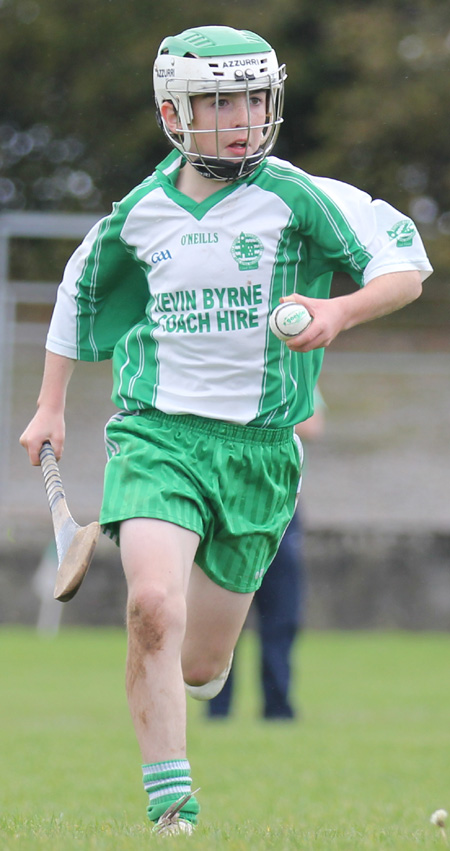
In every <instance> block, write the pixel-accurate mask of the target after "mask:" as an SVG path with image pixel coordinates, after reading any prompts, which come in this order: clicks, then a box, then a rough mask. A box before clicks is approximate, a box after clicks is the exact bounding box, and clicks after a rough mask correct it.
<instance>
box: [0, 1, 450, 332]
mask: <svg viewBox="0 0 450 851" xmlns="http://www.w3.org/2000/svg"><path fill="white" fill-rule="evenodd" d="M202 23H209V24H227V25H231V26H235V27H239V28H243V29H253V30H256V31H257V32H258V33H260V34H261V35H263V36H265V37H266V38H267V39H268V40H269V41H270V42H271V43H272V44H273V45H274V47H275V48H276V50H277V54H278V58H279V59H280V61H283V62H286V64H287V68H288V75H289V77H288V81H287V87H286V108H285V124H284V127H283V128H282V132H281V136H280V139H279V142H278V143H277V148H276V151H275V153H276V154H277V155H278V156H280V157H286V158H287V159H290V160H291V161H293V162H294V163H296V164H297V165H299V166H301V167H302V168H305V169H306V170H307V171H311V172H313V173H316V174H326V175H328V176H330V177H335V178H337V179H341V180H345V181H348V182H350V183H354V184H356V185H358V186H360V187H361V188H362V189H365V190H366V191H367V192H369V193H370V194H371V195H373V196H375V197H383V198H386V200H389V201H390V202H391V203H393V204H394V205H395V206H398V207H399V209H401V210H402V211H404V212H405V213H409V214H410V215H412V216H413V218H414V219H415V220H416V222H417V224H418V225H419V227H420V229H421V232H422V234H423V236H424V238H425V241H426V243H427V248H428V251H429V253H430V257H431V260H432V262H433V264H434V266H435V268H436V273H437V274H436V275H435V276H434V277H433V279H432V281H433V283H432V285H431V288H430V289H429V294H428V305H429V309H431V310H432V312H433V311H434V312H436V314H439V315H440V316H442V315H443V312H442V299H443V298H444V299H446V304H447V310H448V307H450V296H449V287H448V283H447V269H448V266H449V260H450V240H449V236H450V133H449V122H450V118H449V116H450V87H449V85H448V76H449V70H450V4H449V3H448V0H442V2H441V0H397V2H395V3H392V1H391V0H389V2H388V0H359V2H356V0H354V2H337V0H321V2H320V3H316V2H313V0H303V2H302V0H278V2H277V3H273V2H272V0H259V2H257V3H256V2H255V0H227V2H217V1H216V2H215V3H214V4H211V3H208V4H206V2H205V0H190V3H189V4H180V2H179V1H178V2H174V0H166V2H164V3H160V4H158V3H150V2H149V0H127V2H126V3H124V2H119V0H97V2H92V0H64V2H60V0H0V53H1V57H2V58H1V71H2V73H1V75H0V93H1V102H2V104H3V107H2V115H1V118H0V210H2V209H3V210H71V211H81V210H91V211H102V212H103V211H107V210H108V209H109V208H110V205H111V203H112V201H114V200H117V199H119V198H120V197H121V196H122V195H124V194H125V193H126V192H127V191H128V190H129V189H130V188H131V187H132V186H133V185H134V184H135V183H137V182H139V181H140V180H141V179H142V178H143V177H145V176H146V175H147V174H148V173H150V172H151V171H152V170H153V168H154V166H155V165H156V163H157V162H158V161H159V160H160V159H161V158H162V157H163V156H164V155H165V154H166V152H167V151H168V146H167V143H166V142H165V139H164V138H163V136H162V134H161V131H160V130H159V128H158V127H157V125H156V122H155V121H154V117H153V112H154V109H153V94H152V64H153V59H154V56H155V53H156V50H157V48H158V45H159V43H160V41H161V40H162V38H163V37H164V36H165V35H167V34H171V33H174V32H179V31H181V30H182V29H184V28H186V27H188V26H193V25H196V24H202ZM441 281H442V282H444V283H441ZM420 303H421V304H422V306H423V304H424V303H423V301H422V300H421V302H420ZM436 307H438V309H436ZM422 311H423V307H422ZM425 313H427V309H425ZM444 313H445V311H444Z"/></svg>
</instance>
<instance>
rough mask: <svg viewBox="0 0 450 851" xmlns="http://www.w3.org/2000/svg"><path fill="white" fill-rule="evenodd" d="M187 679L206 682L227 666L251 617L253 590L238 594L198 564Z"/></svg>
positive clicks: (192, 585)
mask: <svg viewBox="0 0 450 851" xmlns="http://www.w3.org/2000/svg"><path fill="white" fill-rule="evenodd" d="M186 599H187V623H186V635H185V639H184V642H183V649H182V656H181V658H182V666H183V675H184V679H185V681H186V682H187V683H189V685H195V686H197V685H203V684H204V683H207V682H210V681H211V680H212V679H214V678H215V677H217V676H218V675H219V674H221V673H222V671H224V669H225V668H226V666H227V664H228V662H229V660H230V656H231V653H232V651H233V650H234V647H235V644H236V642H237V640H238V638H239V635H240V633H241V630H242V627H243V625H244V622H245V619H246V617H247V613H248V610H249V608H250V604H251V602H252V599H253V593H249V594H237V593H236V592H234V591H227V590H226V589H225V588H221V587H220V586H219V585H216V584H215V582H212V580H211V579H209V578H208V577H207V576H206V574H205V573H204V572H203V571H202V570H201V569H200V568H199V567H198V565H196V564H194V565H193V567H192V571H191V574H190V579H189V586H188V590H187V598H186Z"/></svg>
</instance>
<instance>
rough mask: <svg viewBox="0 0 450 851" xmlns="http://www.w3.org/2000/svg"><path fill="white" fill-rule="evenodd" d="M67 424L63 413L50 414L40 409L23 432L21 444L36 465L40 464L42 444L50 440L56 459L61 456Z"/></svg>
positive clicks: (20, 439)
mask: <svg viewBox="0 0 450 851" xmlns="http://www.w3.org/2000/svg"><path fill="white" fill-rule="evenodd" d="M64 437H65V426H64V417H63V416H62V415H55V414H50V413H49V412H45V411H43V410H42V409H39V410H38V411H37V413H36V414H35V415H34V417H33V419H32V420H31V422H30V423H29V424H28V425H27V427H26V429H25V431H24V432H23V433H22V434H21V436H20V438H19V441H20V444H21V445H22V446H23V447H24V448H25V449H26V450H27V452H28V457H29V459H30V461H31V463H32V464H33V466H34V467H39V466H40V463H41V462H40V458H39V453H40V451H41V449H42V444H43V443H45V441H46V440H48V441H50V443H51V445H52V447H53V451H54V453H55V456H56V460H57V461H59V459H60V458H61V455H62V452H63V448H64Z"/></svg>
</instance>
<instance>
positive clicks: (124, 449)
mask: <svg viewBox="0 0 450 851" xmlns="http://www.w3.org/2000/svg"><path fill="white" fill-rule="evenodd" d="M105 440H106V451H107V455H108V462H107V465H106V470H105V487H104V497H103V505H102V509H101V514H100V522H101V524H102V526H103V531H104V532H105V533H106V534H107V535H109V536H110V537H112V538H113V539H114V540H116V542H117V543H119V529H120V523H121V521H122V520H126V519H130V518H134V517H152V518H158V519H159V520H166V521H168V522H170V523H175V524H176V525H178V526H183V527H184V528H186V529H191V530H192V531H193V532H196V533H197V534H198V535H199V536H200V543H199V546H198V550H197V554H196V558H195V561H196V562H197V564H198V565H199V566H200V567H201V568H202V569H203V570H204V572H205V573H206V574H207V576H209V577H210V578H211V579H212V580H213V581H214V582H216V583H217V584H218V585H221V586H222V587H223V588H227V589H228V590H230V591H238V592H240V593H246V592H249V591H255V590H256V589H257V588H259V586H260V585H261V582H262V579H263V576H264V574H265V572H266V570H267V568H268V567H269V565H270V563H271V562H272V560H273V558H274V556H275V554H276V552H277V550H278V547H279V544H280V541H281V538H282V536H283V534H284V531H285V529H286V527H287V525H288V523H289V521H290V520H291V518H292V515H293V513H294V510H295V502H296V494H297V492H298V484H299V477H300V466H301V447H299V446H298V444H297V443H296V441H295V440H294V436H293V429H292V428H290V427H288V428H282V429H260V428H253V427H250V426H240V425H233V424H231V423H225V422H222V421H218V420H211V419H204V418H202V417H195V416H188V415H170V414H164V413H162V412H161V411H158V410H154V409H152V410H146V411H140V412H139V413H137V414H125V413H119V414H115V415H114V416H113V417H112V418H111V419H110V421H109V422H108V424H107V426H106V431H105Z"/></svg>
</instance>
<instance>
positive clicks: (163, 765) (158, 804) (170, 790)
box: [142, 759, 200, 824]
mask: <svg viewBox="0 0 450 851" xmlns="http://www.w3.org/2000/svg"><path fill="white" fill-rule="evenodd" d="M142 774H143V779H144V789H145V791H146V792H147V793H148V797H149V801H150V803H149V806H148V807H147V814H148V817H149V819H150V820H151V821H154V822H156V821H158V819H159V818H160V817H161V816H162V815H163V813H165V811H166V810H167V808H168V807H170V805H171V804H174V803H175V801H178V800H179V799H180V798H182V797H183V796H184V795H189V793H190V791H191V789H192V779H191V776H190V774H191V767H190V765H189V762H188V760H187V759H174V760H168V761H167V762H154V763H150V764H148V765H143V766H142ZM199 812H200V807H199V804H198V801H197V799H196V798H195V796H192V798H189V801H187V803H186V804H185V805H184V807H183V808H182V809H181V810H180V813H179V815H180V818H184V819H186V820H187V821H191V822H192V823H193V824H197V815H198V813H199Z"/></svg>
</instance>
